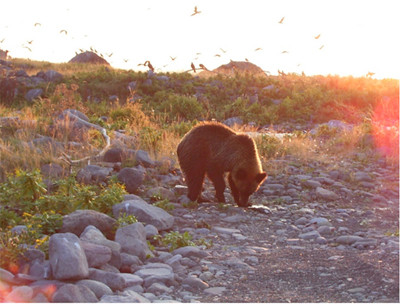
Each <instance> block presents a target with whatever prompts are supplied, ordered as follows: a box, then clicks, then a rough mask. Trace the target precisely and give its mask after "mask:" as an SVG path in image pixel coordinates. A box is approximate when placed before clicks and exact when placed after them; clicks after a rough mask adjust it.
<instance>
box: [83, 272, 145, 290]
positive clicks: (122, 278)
mask: <svg viewBox="0 0 400 304" xmlns="http://www.w3.org/2000/svg"><path fill="white" fill-rule="evenodd" d="M89 279H91V280H94V281H99V282H102V283H104V284H105V285H107V286H108V287H109V288H111V289H112V290H113V291H116V290H123V289H125V288H127V287H132V286H136V285H141V284H142V283H143V279H141V278H140V277H139V276H137V275H133V274H130V273H117V272H109V271H104V270H100V269H95V268H90V269H89Z"/></svg>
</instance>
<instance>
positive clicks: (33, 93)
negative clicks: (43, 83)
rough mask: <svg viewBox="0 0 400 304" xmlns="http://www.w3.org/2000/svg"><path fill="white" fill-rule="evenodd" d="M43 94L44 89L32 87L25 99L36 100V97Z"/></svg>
mask: <svg viewBox="0 0 400 304" xmlns="http://www.w3.org/2000/svg"><path fill="white" fill-rule="evenodd" d="M42 94H43V89H30V90H29V91H28V92H27V93H26V94H25V99H26V100H27V101H29V102H32V101H34V100H35V99H37V98H39V97H40V96H42Z"/></svg>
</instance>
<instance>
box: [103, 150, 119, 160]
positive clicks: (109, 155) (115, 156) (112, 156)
mask: <svg viewBox="0 0 400 304" xmlns="http://www.w3.org/2000/svg"><path fill="white" fill-rule="evenodd" d="M123 153H124V152H123V150H122V149H120V148H111V149H108V150H107V151H106V153H104V157H103V160H104V161H105V162H110V163H117V162H121V161H122V156H123Z"/></svg>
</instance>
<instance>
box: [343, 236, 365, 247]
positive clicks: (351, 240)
mask: <svg viewBox="0 0 400 304" xmlns="http://www.w3.org/2000/svg"><path fill="white" fill-rule="evenodd" d="M363 239H364V238H362V237H360V236H357V235H341V236H339V237H337V238H336V242H337V243H339V244H341V245H351V244H353V243H355V242H358V241H362V240H363Z"/></svg>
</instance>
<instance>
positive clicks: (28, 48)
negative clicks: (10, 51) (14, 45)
mask: <svg viewBox="0 0 400 304" xmlns="http://www.w3.org/2000/svg"><path fill="white" fill-rule="evenodd" d="M22 47H24V48H26V49H27V50H28V51H29V52H32V50H31V48H30V47H28V46H26V45H23V46H22Z"/></svg>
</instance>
